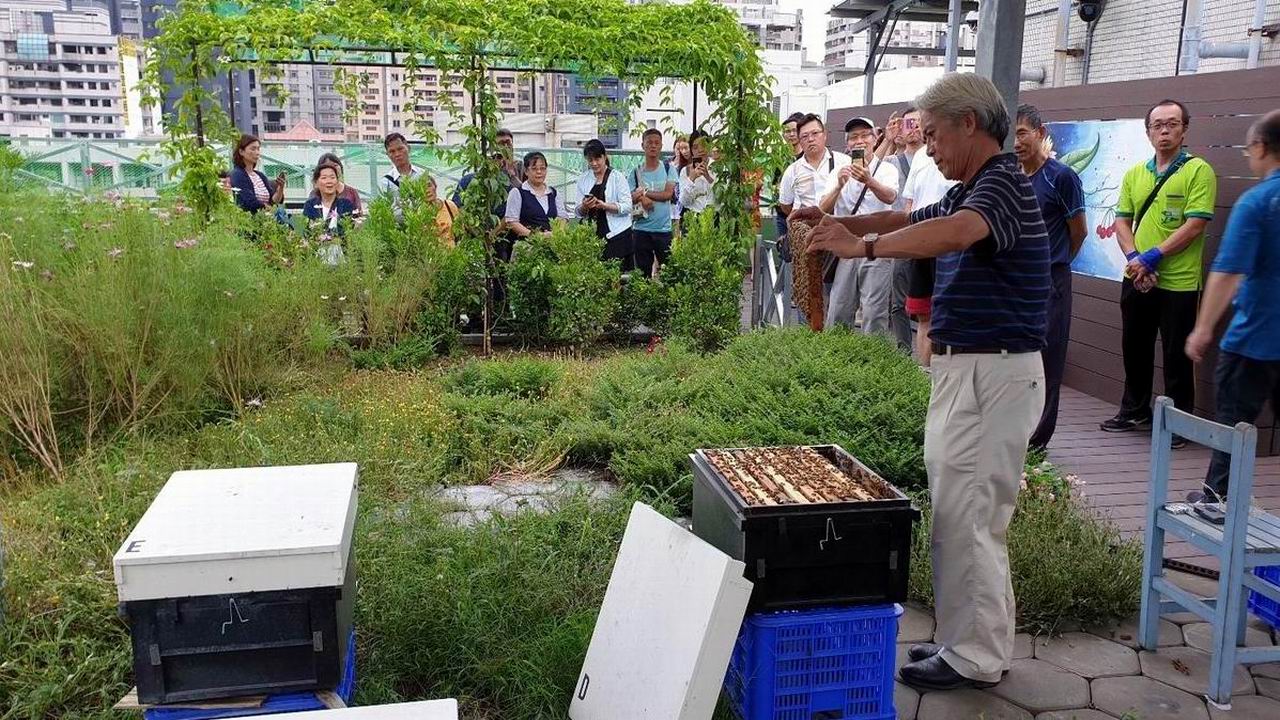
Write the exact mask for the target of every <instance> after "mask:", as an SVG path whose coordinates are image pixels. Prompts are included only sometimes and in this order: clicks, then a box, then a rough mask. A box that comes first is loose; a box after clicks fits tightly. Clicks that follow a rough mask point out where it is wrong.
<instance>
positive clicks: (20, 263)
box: [13, 260, 36, 270]
mask: <svg viewBox="0 0 1280 720" xmlns="http://www.w3.org/2000/svg"><path fill="white" fill-rule="evenodd" d="M35 266H36V264H35V263H33V262H31V261H29V260H14V261H13V267H14V268H16V269H18V270H30V269H31V268H33V267H35Z"/></svg>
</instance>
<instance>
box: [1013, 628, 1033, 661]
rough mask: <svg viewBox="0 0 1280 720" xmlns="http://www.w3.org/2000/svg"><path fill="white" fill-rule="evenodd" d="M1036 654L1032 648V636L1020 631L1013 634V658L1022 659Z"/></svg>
mask: <svg viewBox="0 0 1280 720" xmlns="http://www.w3.org/2000/svg"><path fill="white" fill-rule="evenodd" d="M1033 655H1034V651H1033V650H1032V649H1031V636H1030V635H1028V634H1027V633H1018V634H1017V635H1014V636H1013V659H1014V660H1021V659H1022V658H1029V657H1032V656H1033Z"/></svg>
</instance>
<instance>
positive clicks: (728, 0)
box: [718, 0, 804, 50]
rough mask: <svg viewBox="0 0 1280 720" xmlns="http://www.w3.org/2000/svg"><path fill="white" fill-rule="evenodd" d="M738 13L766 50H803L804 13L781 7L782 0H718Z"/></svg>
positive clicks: (740, 19) (747, 28) (743, 24)
mask: <svg viewBox="0 0 1280 720" xmlns="http://www.w3.org/2000/svg"><path fill="white" fill-rule="evenodd" d="M718 1H719V3H720V4H721V5H724V6H725V7H727V8H729V9H730V10H732V11H733V12H734V13H735V14H737V16H738V22H740V23H741V24H742V27H743V28H745V29H746V30H747V32H749V33H751V35H752V36H753V37H755V39H756V44H757V45H759V46H760V47H761V48H762V49H764V50H802V49H803V48H804V44H803V40H802V38H801V30H802V25H803V20H804V17H803V13H802V11H800V10H796V11H795V12H788V11H783V10H781V9H779V7H778V0H718Z"/></svg>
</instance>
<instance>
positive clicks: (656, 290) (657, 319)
mask: <svg viewBox="0 0 1280 720" xmlns="http://www.w3.org/2000/svg"><path fill="white" fill-rule="evenodd" d="M670 320H671V307H670V297H669V294H668V292H667V287H666V286H665V285H663V284H662V283H661V282H660V281H658V280H649V279H646V278H644V277H642V276H640V275H638V274H634V275H632V276H631V277H630V278H628V279H627V281H626V282H624V283H623V284H622V288H621V291H620V292H619V294H618V312H617V313H616V315H615V316H614V321H613V326H614V327H613V329H614V332H619V333H628V332H631V330H632V329H634V328H636V327H638V326H640V325H643V326H645V327H647V328H649V329H650V330H652V331H653V332H654V333H656V334H658V335H659V336H663V335H666V334H667V332H669V331H670V329H671V321H670Z"/></svg>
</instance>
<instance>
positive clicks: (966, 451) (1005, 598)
mask: <svg viewBox="0 0 1280 720" xmlns="http://www.w3.org/2000/svg"><path fill="white" fill-rule="evenodd" d="M1144 122H1145V125H1146V130H1147V136H1148V139H1149V140H1150V142H1151V146H1152V149H1153V150H1154V154H1153V155H1152V157H1151V158H1150V159H1149V160H1145V161H1143V162H1141V163H1139V164H1137V165H1135V166H1134V167H1133V168H1131V169H1130V170H1129V171H1128V173H1127V174H1126V175H1125V177H1124V179H1123V181H1122V183H1121V188H1120V197H1119V202H1118V205H1117V207H1116V208H1115V216H1116V223H1115V230H1116V233H1115V234H1116V238H1117V240H1118V243H1119V249H1120V251H1121V252H1122V253H1123V254H1124V256H1125V263H1126V264H1125V268H1124V279H1123V282H1122V283H1121V288H1120V296H1121V297H1120V312H1121V325H1122V336H1123V340H1122V345H1123V348H1122V350H1123V355H1124V368H1125V375H1126V378H1125V383H1124V385H1125V390H1124V397H1123V399H1122V401H1121V408H1120V412H1119V414H1118V415H1117V416H1116V417H1114V418H1111V419H1109V420H1107V421H1106V422H1104V423H1103V424H1102V429H1103V430H1107V431H1109V432H1132V431H1135V430H1138V429H1140V428H1142V427H1145V426H1148V425H1149V424H1150V422H1151V396H1152V387H1151V386H1152V380H1153V378H1152V375H1153V366H1154V357H1153V355H1154V345H1155V340H1156V337H1157V336H1159V337H1160V338H1161V340H1162V342H1163V344H1164V355H1165V361H1164V368H1163V370H1164V374H1165V389H1166V393H1167V394H1168V395H1169V396H1170V397H1171V398H1172V399H1173V400H1174V402H1175V404H1176V406H1177V407H1178V408H1179V409H1183V410H1185V411H1187V412H1192V411H1193V410H1194V402H1193V401H1194V387H1195V376H1194V362H1195V361H1199V360H1202V359H1203V358H1204V357H1205V355H1206V352H1207V350H1208V348H1209V346H1210V345H1211V344H1212V343H1213V341H1214V337H1215V331H1216V329H1217V326H1218V324H1219V323H1220V322H1221V321H1222V319H1223V318H1224V316H1225V315H1226V313H1227V310H1228V308H1229V307H1234V310H1235V314H1234V316H1233V317H1232V319H1231V322H1230V324H1229V326H1228V327H1227V329H1226V332H1225V334H1224V335H1223V336H1222V340H1221V342H1220V345H1219V348H1220V350H1221V352H1220V354H1219V357H1218V361H1217V369H1216V378H1215V380H1216V385H1217V398H1216V403H1217V407H1216V414H1215V419H1216V420H1217V421H1218V422H1220V423H1222V424H1225V425H1233V424H1235V423H1238V422H1254V421H1256V419H1257V417H1258V415H1259V414H1260V413H1261V411H1262V408H1263V406H1264V404H1265V403H1266V402H1267V400H1268V399H1269V400H1270V401H1271V402H1272V404H1273V405H1274V406H1280V303H1276V302H1275V299H1274V298H1275V296H1276V294H1277V293H1280V111H1274V112H1271V113H1268V114H1267V115H1265V116H1264V117H1262V118H1261V119H1259V120H1258V121H1257V122H1256V123H1254V125H1253V126H1252V127H1251V128H1250V129H1249V131H1248V135H1247V137H1246V138H1244V145H1243V151H1244V154H1245V156H1246V158H1247V159H1248V164H1249V167H1250V169H1251V171H1252V172H1253V173H1254V174H1255V175H1257V176H1259V177H1261V178H1263V181H1262V182H1261V183H1260V184H1258V185H1257V186H1256V187H1254V188H1252V189H1250V190H1249V191H1248V192H1246V193H1245V194H1244V195H1243V196H1242V197H1241V198H1240V200H1239V201H1238V202H1237V204H1236V206H1235V207H1234V209H1233V210H1232V213H1231V218H1230V221H1229V222H1228V224H1227V227H1226V232H1225V233H1224V235H1223V237H1222V244H1221V247H1220V249H1219V251H1218V254H1217V256H1216V257H1215V258H1214V260H1213V264H1212V265H1211V267H1210V268H1209V270H1210V271H1209V273H1208V281H1207V284H1206V283H1204V273H1203V265H1202V262H1203V248H1204V232H1205V228H1206V225H1207V224H1208V222H1209V221H1210V220H1211V219H1212V217H1213V211H1214V207H1215V204H1216V179H1215V173H1214V171H1213V169H1212V168H1211V167H1210V166H1209V164H1208V163H1207V162H1205V161H1204V160H1203V159H1201V158H1197V157H1195V156H1193V155H1191V154H1190V153H1188V152H1187V150H1186V149H1185V142H1186V133H1187V129H1188V128H1189V126H1190V123H1191V117H1190V113H1189V112H1188V110H1187V107H1186V106H1185V105H1184V104H1183V103H1180V102H1178V101H1175V100H1165V101H1162V102H1159V103H1157V104H1156V105H1154V106H1153V107H1152V108H1151V109H1150V110H1149V111H1148V112H1147V114H1146V117H1145V119H1144ZM788 125H790V126H791V127H789V128H788V139H789V140H791V141H792V142H793V147H794V149H795V151H796V153H797V159H796V161H795V162H794V163H793V164H792V165H791V167H789V168H788V169H787V172H786V173H785V174H784V177H783V178H782V181H783V191H782V197H781V203H780V206H779V213H780V215H781V216H782V217H781V218H780V220H779V223H780V226H782V227H787V228H788V229H789V228H790V227H793V226H795V225H796V224H797V223H804V224H806V225H808V226H810V227H811V228H812V229H811V231H810V236H809V241H810V242H809V244H808V247H807V252H808V253H811V254H815V255H821V254H830V255H831V256H832V257H833V258H835V259H836V261H837V262H835V263H833V264H832V267H831V268H830V271H829V278H830V282H829V285H828V302H827V305H826V307H827V308H828V319H830V320H833V321H837V322H840V321H847V319H848V312H849V310H848V308H849V307H850V306H854V307H857V306H861V310H862V314H863V318H864V325H866V324H867V323H866V322H865V321H866V319H867V318H868V317H871V318H876V317H879V316H881V314H882V313H884V312H885V310H884V307H885V305H886V303H885V301H884V300H882V299H880V298H881V296H882V295H883V294H884V293H883V292H882V291H866V292H864V287H865V285H866V284H868V283H869V284H871V285H872V286H873V287H882V286H883V285H884V284H885V283H886V280H885V277H886V276H887V277H888V278H890V279H889V280H888V284H889V286H890V290H889V293H888V295H889V296H890V300H889V301H888V303H887V307H888V310H887V312H888V313H889V315H890V316H893V315H895V314H896V313H899V312H901V313H903V314H904V315H915V316H916V318H917V320H918V321H919V325H920V326H921V327H922V328H925V329H927V338H926V339H925V340H924V342H923V343H921V344H920V356H921V358H920V359H921V360H922V361H924V362H931V375H932V378H931V386H932V387H931V392H930V401H929V410H928V414H927V416H926V420H925V437H924V458H925V466H926V469H927V472H928V476H929V488H930V494H931V497H932V512H933V518H932V527H931V532H932V535H933V538H932V552H933V555H934V557H933V563H932V567H933V589H934V597H935V604H936V614H935V615H936V620H937V631H936V634H935V642H932V643H921V644H918V645H914V646H912V647H911V648H910V649H909V652H908V660H909V662H908V663H907V664H905V665H904V666H903V667H902V668H901V670H900V671H899V677H900V679H901V680H902V681H903V682H904V683H906V684H908V685H910V686H912V687H915V688H917V689H921V690H951V689H958V688H973V687H978V688H983V687H990V686H992V685H995V684H996V683H999V682H1000V681H1001V679H1002V677H1003V676H1004V673H1005V672H1007V671H1008V669H1009V667H1010V665H1011V662H1012V654H1013V638H1014V629H1015V601H1014V597H1013V587H1012V583H1011V579H1010V574H1009V564H1008V549H1007V545H1006V541H1007V532H1008V527H1009V522H1010V519H1011V517H1012V515H1013V512H1014V508H1015V505H1016V501H1017V497H1018V491H1019V481H1020V478H1021V474H1022V470H1023V466H1024V462H1025V460H1026V457H1027V452H1028V448H1029V447H1037V446H1040V447H1043V445H1044V444H1046V443H1048V441H1049V439H1050V437H1051V436H1052V433H1053V429H1054V422H1055V420H1056V404H1057V396H1058V388H1059V386H1060V383H1061V378H1062V368H1063V366H1064V364H1065V357H1066V345H1067V341H1068V338H1069V337H1070V318H1071V305H1070V303H1071V271H1070V264H1071V260H1072V259H1073V258H1074V257H1075V255H1076V253H1077V252H1079V250H1080V247H1081V245H1082V243H1083V240H1084V238H1085V235H1086V228H1085V220H1084V216H1085V213H1084V210H1085V208H1084V193H1083V190H1082V187H1081V182H1080V178H1079V177H1078V176H1077V175H1076V173H1075V171H1074V170H1072V168H1070V167H1068V166H1067V165H1065V164H1063V163H1061V162H1059V161H1058V160H1056V159H1054V158H1052V157H1051V156H1050V153H1049V150H1048V148H1047V146H1046V143H1045V140H1046V130H1045V127H1044V124H1043V122H1042V120H1041V118H1040V114H1039V112H1038V111H1037V110H1036V109H1035V108H1034V107H1031V106H1027V105H1023V106H1021V107H1019V108H1018V111H1017V113H1016V116H1015V117H1010V114H1009V112H1008V111H1007V110H1006V108H1005V105H1004V99H1003V98H1002V97H1001V95H1000V93H999V92H998V91H997V90H996V88H995V86H994V85H993V84H992V83H991V82H990V81H989V80H987V79H985V78H982V77H980V76H978V75H975V74H951V75H947V76H944V77H943V78H942V79H941V80H939V81H938V82H936V83H935V84H934V85H933V86H931V87H930V88H929V89H928V90H927V91H926V92H925V93H924V94H922V95H921V96H920V97H919V98H917V100H916V103H915V106H914V107H913V108H910V109H909V110H908V111H907V112H906V113H904V115H903V117H902V118H895V119H894V120H892V121H891V122H889V123H888V124H887V126H886V128H885V130H884V132H883V134H882V135H883V137H882V138H881V139H880V141H879V144H875V143H873V142H872V140H871V139H872V138H873V137H875V136H876V133H875V131H874V129H873V125H872V123H871V122H870V121H868V120H866V119H865V118H855V119H854V120H851V121H850V122H849V124H848V125H847V126H846V128H845V130H846V141H847V145H846V149H847V150H848V151H849V152H847V153H839V152H834V151H832V150H829V149H828V148H827V147H826V138H825V135H826V129H825V127H824V126H823V123H822V120H821V118H817V117H814V116H803V117H798V118H794V119H793V120H792V121H790V122H789V123H788ZM868 130H871V132H870V133H868V132H867V131H868ZM1010 133H1012V134H1013V136H1014V143H1013V145H1014V150H1015V152H1014V153H1005V152H1003V150H1002V148H1003V146H1004V144H1005V142H1006V140H1008V138H1009V135H1010ZM922 141H923V142H924V144H925V145H927V150H926V149H923V146H922ZM869 148H874V152H871V151H870V150H869ZM892 148H900V150H898V151H897V152H896V155H897V157H896V159H895V157H894V154H895V151H894V150H892ZM913 149H914V152H912V150H913ZM859 155H861V156H862V157H863V158H864V159H866V158H872V159H871V160H870V161H869V162H866V163H859V162H857V157H858V156H859ZM850 156H853V157H852V158H851V157H850ZM889 163H892V164H893V165H894V166H895V167H896V170H897V174H896V180H897V182H898V183H899V184H898V187H897V188H894V187H893V183H892V182H891V181H893V180H895V173H892V172H888V171H885V172H883V174H882V173H881V170H880V168H881V167H883V166H884V165H885V164H889ZM859 165H862V167H858V166H859ZM904 165H905V166H908V167H907V172H906V179H905V180H903V179H902V172H901V171H902V169H903V168H904ZM851 200H852V204H850V201H851ZM868 203H871V204H868ZM895 205H897V206H898V207H897V208H895V207H894V206H895ZM886 206H888V207H887V208H886ZM793 260H795V258H793ZM850 262H852V263H854V264H853V265H850V264H849V263H850ZM883 262H889V263H891V265H892V267H891V269H890V270H889V271H887V272H886V271H885V270H882V269H879V267H878V264H879V263H883ZM867 265H871V268H872V269H869V270H865V271H864V268H865V267H866V266H867ZM842 267H843V268H844V270H843V275H842V274H841V268H842ZM841 277H843V278H845V281H844V285H843V287H844V288H846V289H844V290H843V291H842V290H840V289H838V288H837V283H838V282H839V280H840V278H841ZM1202 287H1203V288H1204V292H1203V295H1202V294H1201V289H1202ZM842 292H843V295H842ZM896 298H901V304H899V302H898V300H897V299H896ZM869 302H870V303H876V307H874V308H868V307H866V304H867V303H869ZM1197 308H1198V309H1197ZM841 313H844V314H843V315H841ZM833 314H834V316H833ZM842 318H843V320H842ZM883 327H884V325H883V323H879V322H878V321H872V322H871V323H870V327H867V328H865V329H867V330H868V331H883V330H876V329H875V328H881V329H882V328H883ZM889 327H890V331H889V332H890V333H891V334H893V335H894V336H895V337H897V338H898V340H899V341H900V342H904V341H905V340H906V338H905V337H904V336H903V335H900V334H898V331H896V330H895V329H894V328H895V327H897V325H896V324H895V322H894V320H892V319H891V320H890V322H889ZM905 344H906V343H905V342H904V345H905ZM1183 444H1185V441H1184V440H1183V439H1181V438H1177V437H1176V436H1175V438H1174V446H1175V447H1181V446H1182V445H1183ZM1229 463H1230V457H1229V456H1228V455H1226V454H1224V453H1220V452H1215V453H1214V457H1213V460H1212V462H1211V465H1210V468H1209V471H1208V473H1207V476H1206V480H1205V486H1204V489H1203V491H1201V492H1196V493H1192V496H1191V497H1188V502H1190V503H1191V504H1192V505H1191V506H1192V508H1194V510H1195V511H1196V512H1197V513H1199V514H1201V515H1202V516H1204V517H1206V518H1207V519H1209V520H1210V521H1211V522H1221V517H1222V514H1223V513H1222V507H1223V505H1222V504H1223V503H1224V502H1226V493H1227V491H1228V468H1229ZM1232 502H1245V503H1248V502H1249V499H1248V498H1237V499H1234V500H1232ZM1215 517H1216V518H1217V519H1216V520H1215V519H1214V518H1215Z"/></svg>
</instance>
